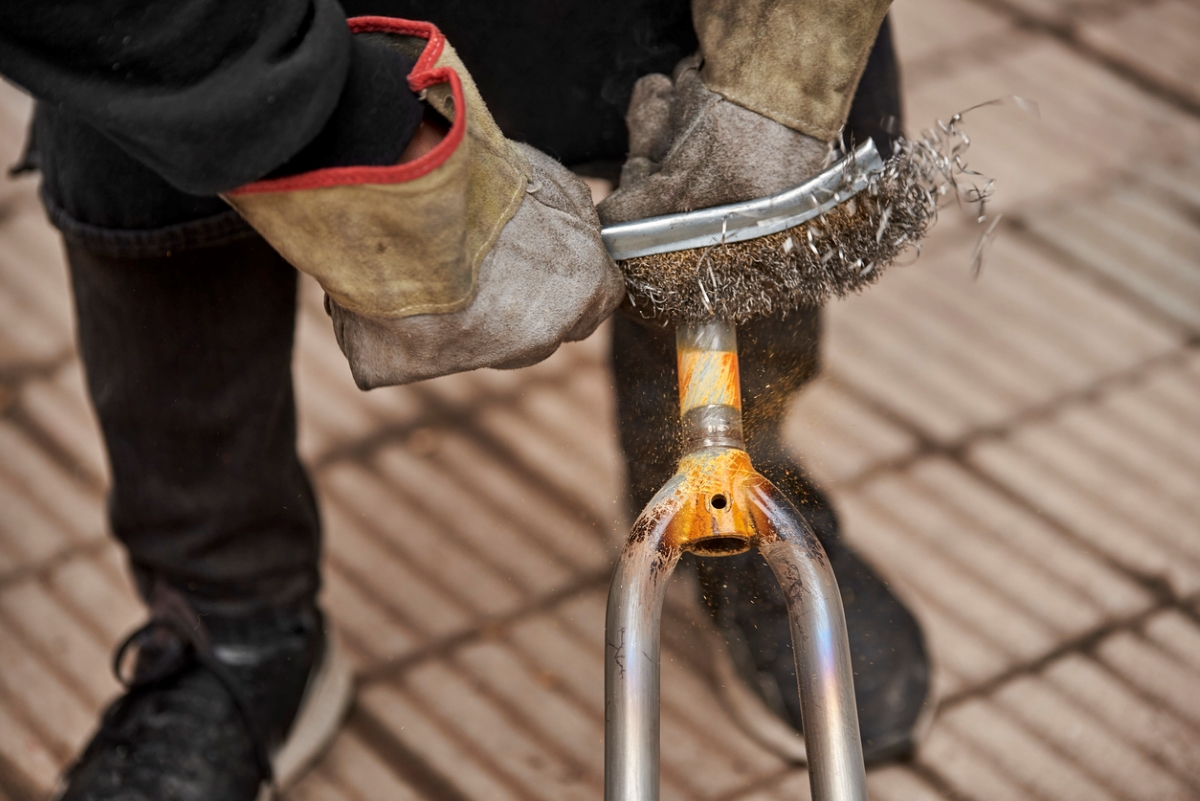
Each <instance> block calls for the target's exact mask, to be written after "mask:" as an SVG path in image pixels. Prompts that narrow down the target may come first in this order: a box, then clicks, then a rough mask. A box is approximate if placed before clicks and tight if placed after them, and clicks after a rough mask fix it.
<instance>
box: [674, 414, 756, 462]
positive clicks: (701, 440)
mask: <svg viewBox="0 0 1200 801" xmlns="http://www.w3.org/2000/svg"><path fill="white" fill-rule="evenodd" d="M704 448H737V449H738V450H745V449H746V442H745V439H744V438H743V436H742V413H741V411H739V410H738V409H736V408H735V407H733V406H727V405H724V404H722V405H719V406H715V405H714V406H697V407H695V408H692V409H688V410H687V411H686V412H685V413H684V415H683V452H684V453H694V452H696V451H698V450H702V449H704Z"/></svg>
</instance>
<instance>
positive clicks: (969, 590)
mask: <svg viewBox="0 0 1200 801" xmlns="http://www.w3.org/2000/svg"><path fill="white" fill-rule="evenodd" d="M914 500H915V499H913V498H911V497H910V498H904V497H903V496H902V495H900V496H897V494H896V493H890V494H887V495H886V496H885V498H884V499H880V498H878V497H870V496H869V495H864V497H860V498H857V499H856V501H855V503H857V504H859V505H863V506H868V507H869V508H870V510H871V511H872V512H873V513H874V517H875V519H876V520H877V521H879V524H878V525H874V526H870V527H867V526H864V525H858V526H856V527H855V529H854V531H855V534H854V535H853V540H854V541H855V542H862V543H865V544H866V545H867V547H865V548H864V550H865V552H866V554H867V555H868V556H869V557H871V558H873V559H874V560H875V562H876V563H878V564H880V565H881V566H886V570H887V571H888V573H889V574H890V573H902V574H903V575H904V576H905V579H906V584H908V585H918V586H920V587H922V588H923V589H924V590H925V592H926V593H927V594H928V595H929V596H930V597H932V598H934V599H936V600H937V602H938V604H939V606H941V607H942V609H943V610H945V611H947V612H948V613H950V614H952V616H953V617H955V618H957V619H959V620H960V621H962V622H963V623H964V624H966V625H968V626H970V627H971V628H972V629H973V630H975V631H977V632H979V635H980V636H981V637H982V638H983V639H986V640H987V641H988V642H990V643H992V644H994V645H995V646H997V647H998V648H999V649H1001V650H1002V651H1003V652H1004V653H1006V654H1008V655H1009V657H1010V658H1011V659H1031V658H1033V657H1035V656H1036V655H1037V654H1040V653H1044V652H1045V651H1048V650H1050V649H1051V648H1053V647H1054V645H1055V644H1056V643H1057V637H1056V636H1055V633H1054V631H1053V630H1052V629H1051V628H1050V627H1049V626H1047V625H1046V624H1045V623H1044V622H1042V621H1040V620H1037V619H1035V618H1033V617H1032V616H1030V614H1028V613H1027V612H1023V611H1022V610H1021V608H1020V607H1019V606H1017V605H1016V604H1015V603H1014V602H1013V601H1012V600H1011V599H1010V598H1007V597H1005V595H1003V594H1002V593H1000V592H998V591H997V590H996V589H995V588H994V587H992V586H988V584H985V583H983V582H981V581H980V580H979V578H980V577H979V576H978V574H976V575H972V574H971V573H970V572H968V571H967V570H964V565H962V564H961V563H956V562H955V561H953V560H952V559H950V558H949V556H948V555H947V554H946V552H945V547H944V545H943V544H942V543H941V542H940V541H933V542H931V541H928V540H926V539H925V538H924V537H922V536H921V535H920V534H919V533H918V529H919V528H920V526H919V525H915V524H910V523H909V521H908V520H907V518H908V516H909V509H910V508H911V507H912V506H913V503H914ZM842 503H843V504H845V501H844V500H843V501H842ZM885 521H886V522H885ZM941 539H943V540H944V537H943V538H941Z"/></svg>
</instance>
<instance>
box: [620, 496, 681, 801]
mask: <svg viewBox="0 0 1200 801" xmlns="http://www.w3.org/2000/svg"><path fill="white" fill-rule="evenodd" d="M661 494H662V493H660V495H661ZM652 505H653V504H652ZM669 523H670V519H669V518H668V519H665V520H663V519H656V518H655V517H654V516H653V515H650V516H647V515H646V514H643V515H642V516H641V517H640V518H639V519H638V523H637V524H636V525H635V526H634V529H633V533H632V534H631V535H630V537H629V542H628V543H627V544H626V546H625V549H624V551H622V553H621V558H620V561H619V562H618V563H617V569H616V572H615V573H614V574H613V579H612V584H611V585H610V587H609V592H608V617H607V622H606V627H605V647H604V690H605V701H604V798H605V801H657V799H658V765H659V694H658V691H659V628H660V622H661V619H662V606H663V599H664V598H665V597H666V594H667V581H668V579H670V577H671V572H672V571H673V570H674V569H675V565H676V564H677V563H678V562H679V557H680V555H681V554H682V551H680V549H679V548H678V547H672V546H671V545H669V544H668V543H667V542H666V539H665V537H664V534H665V533H666V530H667V526H668V525H669Z"/></svg>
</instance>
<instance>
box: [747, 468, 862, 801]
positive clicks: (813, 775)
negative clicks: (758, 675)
mask: <svg viewBox="0 0 1200 801" xmlns="http://www.w3.org/2000/svg"><path fill="white" fill-rule="evenodd" d="M753 503H755V504H756V505H758V506H759V508H760V509H762V512H763V514H764V515H765V516H766V517H767V518H768V519H769V520H770V521H771V527H772V529H773V531H772V532H771V533H772V534H773V537H774V538H768V537H764V538H763V539H762V540H760V541H759V543H758V546H759V550H760V551H761V552H762V555H763V556H764V557H765V558H766V560H767V563H768V564H769V565H770V566H771V569H772V570H773V571H774V573H775V578H776V579H777V580H778V581H779V586H780V587H781V588H782V589H783V593H784V597H785V598H786V599H787V605H788V617H789V618H790V622H791V629H792V652H793V654H794V655H795V659H796V678H797V682H798V684H799V688H798V689H799V692H800V709H801V714H802V715H803V718H804V746H805V749H806V750H807V752H808V781H809V787H810V789H811V791H812V797H813V799H814V801H866V798H867V777H866V772H865V770H864V767H863V753H862V741H861V739H860V737H859V731H858V710H857V708H856V707H855V703H854V673H853V671H852V669H851V666H850V640H849V638H848V637H847V635H846V614H845V611H844V610H843V609H842V597H841V594H840V593H839V592H838V586H837V579H836V578H835V577H834V575H833V569H832V568H831V567H830V565H829V559H828V558H827V557H826V555H825V550H824V548H822V547H821V543H820V542H819V541H818V540H817V538H816V536H815V535H814V534H813V533H812V531H811V530H810V529H809V528H808V526H807V525H806V524H805V523H804V521H803V518H801V517H800V514H799V512H797V511H796V509H795V507H794V506H792V504H791V503H790V502H789V501H788V500H787V499H786V498H785V497H784V496H783V495H782V493H780V492H779V490H778V489H776V488H775V487H774V486H773V485H771V484H770V483H769V482H767V481H766V479H763V485H762V487H761V489H760V491H759V492H757V493H754V496H753Z"/></svg>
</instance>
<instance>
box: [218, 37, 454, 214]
mask: <svg viewBox="0 0 1200 801" xmlns="http://www.w3.org/2000/svg"><path fill="white" fill-rule="evenodd" d="M347 22H348V23H349V25H350V32H351V33H391V34H396V35H400V36H417V37H420V38H422V39H425V40H427V42H426V44H425V49H424V50H422V51H421V57H420V58H418V59H417V63H416V66H414V67H413V70H412V72H410V73H409V74H408V86H409V88H410V89H412V90H413V91H414V92H421V91H423V90H425V89H428V88H429V87H430V86H434V85H436V84H439V83H449V84H450V93H451V95H452V96H453V98H454V122H452V123H451V124H450V131H449V132H448V133H447V134H446V135H445V136H444V137H443V138H442V141H440V142H438V143H437V144H436V145H435V146H434V147H433V149H432V150H430V151H429V152H428V153H426V154H425V155H423V156H421V157H420V158H418V159H414V160H413V161H409V162H405V163H404V164H393V165H390V166H386V167H328V168H326V169H323V170H313V171H312V172H303V173H300V174H299V175H290V176H288V177H286V178H272V179H269V180H265V181H254V182H253V183H249V184H246V185H245V186H239V187H238V188H237V189H234V190H232V191H230V192H228V193H227V194H229V195H230V196H237V195H253V194H258V193H260V192H295V191H297V190H301V189H321V188H324V187H331V186H348V185H353V184H398V183H400V182H402V181H411V180H413V179H414V178H420V177H421V176H422V175H425V174H427V173H429V172H431V171H433V170H435V169H437V168H438V167H440V166H441V165H442V164H443V163H445V161H446V159H448V158H450V154H452V153H453V152H454V151H455V150H457V149H458V146H459V145H460V144H461V143H462V140H463V136H465V135H466V131H467V104H466V101H465V99H464V98H463V88H462V81H461V80H459V77H458V73H456V72H455V71H454V70H453V69H451V68H450V67H437V68H436V69H435V68H434V66H433V65H434V64H436V63H437V60H438V59H439V58H441V55H442V51H443V50H444V49H445V45H446V37H445V36H443V35H442V32H441V31H439V30H438V29H437V26H435V25H434V24H433V23H430V22H411V21H409V20H405V19H393V18H391V17H354V18H352V19H350V20H347Z"/></svg>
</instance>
